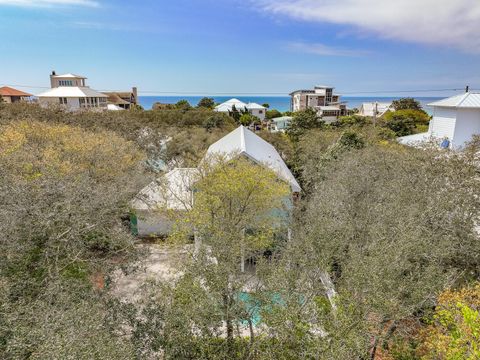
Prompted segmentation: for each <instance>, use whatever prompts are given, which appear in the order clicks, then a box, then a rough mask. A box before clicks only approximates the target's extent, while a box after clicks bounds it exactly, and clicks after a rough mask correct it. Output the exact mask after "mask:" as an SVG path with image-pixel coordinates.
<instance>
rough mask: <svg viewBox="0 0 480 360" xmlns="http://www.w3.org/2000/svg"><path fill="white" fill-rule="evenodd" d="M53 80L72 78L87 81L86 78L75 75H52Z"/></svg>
mask: <svg viewBox="0 0 480 360" xmlns="http://www.w3.org/2000/svg"><path fill="white" fill-rule="evenodd" d="M52 77H53V78H71V79H86V77H85V76H82V75H75V74H71V73H68V74H63V75H52Z"/></svg>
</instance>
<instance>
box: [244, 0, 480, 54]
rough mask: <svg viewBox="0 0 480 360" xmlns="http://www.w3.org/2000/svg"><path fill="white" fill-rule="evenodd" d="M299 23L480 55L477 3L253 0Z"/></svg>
mask: <svg viewBox="0 0 480 360" xmlns="http://www.w3.org/2000/svg"><path fill="white" fill-rule="evenodd" d="M253 1H254V3H255V4H257V5H258V6H259V7H260V9H262V10H265V11H268V12H271V13H275V14H283V15H286V16H289V17H292V18H295V19H300V20H307V21H318V22H328V23H334V24H344V25H351V26H353V27H355V28H357V29H359V30H362V31H367V32H370V33H373V34H375V35H378V36H380V37H382V38H386V39H395V40H402V41H408V42H416V43H423V44H432V45H443V46H449V47H456V48H459V49H462V50H464V51H467V52H480V36H479V31H480V30H479V29H480V1H479V0H253Z"/></svg>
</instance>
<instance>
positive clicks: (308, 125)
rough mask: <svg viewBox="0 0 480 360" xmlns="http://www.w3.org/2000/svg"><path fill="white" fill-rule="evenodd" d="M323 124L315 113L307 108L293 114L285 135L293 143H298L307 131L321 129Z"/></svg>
mask: <svg viewBox="0 0 480 360" xmlns="http://www.w3.org/2000/svg"><path fill="white" fill-rule="evenodd" d="M324 124H325V122H323V121H322V120H321V119H320V118H319V117H318V115H317V112H316V111H315V110H314V109H310V108H308V109H307V110H303V111H298V112H296V113H294V114H293V119H292V121H291V122H290V125H289V127H288V129H287V134H288V136H290V138H291V139H292V140H293V141H298V140H299V138H300V136H302V135H303V134H305V132H306V131H307V130H311V129H316V128H321V127H322V126H323V125H324Z"/></svg>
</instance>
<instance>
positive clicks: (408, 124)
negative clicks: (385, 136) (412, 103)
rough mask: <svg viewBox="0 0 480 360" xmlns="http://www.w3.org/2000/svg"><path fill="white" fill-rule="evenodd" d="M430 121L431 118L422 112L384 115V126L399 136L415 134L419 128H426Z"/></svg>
mask: <svg viewBox="0 0 480 360" xmlns="http://www.w3.org/2000/svg"><path fill="white" fill-rule="evenodd" d="M429 121H430V116H429V115H428V114H427V113H425V112H424V111H420V110H412V109H406V110H398V111H391V112H387V113H386V114H385V115H384V126H385V127H387V128H388V129H390V130H392V131H394V132H395V134H396V135H397V136H405V135H410V134H413V133H415V132H416V129H417V127H420V128H422V127H425V126H426V125H428V123H429Z"/></svg>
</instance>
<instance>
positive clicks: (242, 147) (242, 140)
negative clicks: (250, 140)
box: [240, 125, 247, 152]
mask: <svg viewBox="0 0 480 360" xmlns="http://www.w3.org/2000/svg"><path fill="white" fill-rule="evenodd" d="M240 150H242V151H245V152H247V142H246V141H245V127H244V126H243V125H240Z"/></svg>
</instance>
